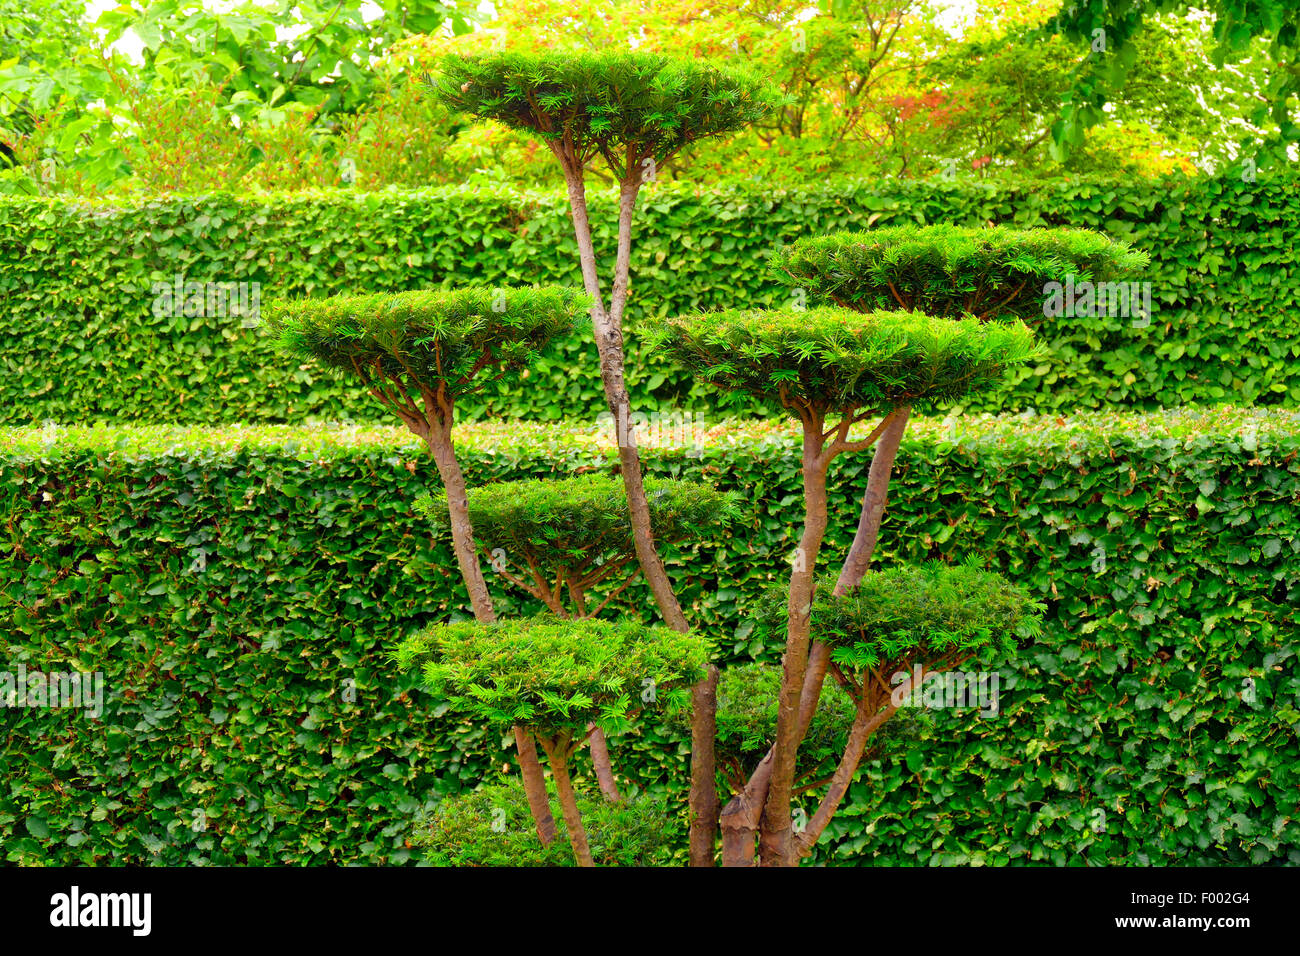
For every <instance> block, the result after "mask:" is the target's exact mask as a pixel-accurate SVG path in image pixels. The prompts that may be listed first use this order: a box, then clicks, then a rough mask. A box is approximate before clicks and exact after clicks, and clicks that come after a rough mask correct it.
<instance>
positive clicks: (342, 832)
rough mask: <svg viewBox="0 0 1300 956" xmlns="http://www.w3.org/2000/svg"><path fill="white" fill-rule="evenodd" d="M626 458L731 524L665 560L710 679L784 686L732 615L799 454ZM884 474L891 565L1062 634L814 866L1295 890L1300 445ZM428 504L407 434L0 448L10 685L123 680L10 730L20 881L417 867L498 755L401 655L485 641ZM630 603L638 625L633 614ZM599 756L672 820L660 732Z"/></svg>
mask: <svg viewBox="0 0 1300 956" xmlns="http://www.w3.org/2000/svg"><path fill="white" fill-rule="evenodd" d="M458 453H459V454H460V455H461V456H462V459H463V462H464V466H465V471H466V473H467V477H468V478H469V480H470V482H471V484H475V485H481V484H483V483H485V482H489V481H493V480H498V479H534V478H544V477H563V476H568V475H571V474H576V473H580V472H586V473H591V472H593V471H596V472H600V471H606V470H608V469H609V468H610V463H611V462H612V461H613V460H614V459H613V454H614V449H613V447H612V444H611V443H609V442H608V441H607V440H606V439H603V438H602V437H601V436H600V434H599V432H598V431H597V430H596V429H593V428H583V427H576V426H575V427H559V426H555V425H547V424H533V425H519V424H510V425H474V426H469V427H465V428H463V429H462V434H461V438H460V440H459V442H458ZM643 454H644V455H645V459H646V463H647V471H648V473H650V474H652V475H655V474H657V475H666V476H675V477H681V478H686V479H690V480H702V481H706V482H708V483H709V484H711V485H713V486H715V487H717V488H719V489H720V490H721V491H734V492H737V493H739V494H740V495H741V496H743V499H744V501H745V502H747V503H748V505H749V512H748V514H747V515H746V516H744V517H742V518H741V519H740V520H739V521H737V522H736V523H734V524H733V526H732V527H731V528H730V529H729V530H727V531H725V532H719V533H718V534H717V536H716V537H715V538H713V539H712V540H707V541H703V542H700V543H699V549H700V553H699V556H692V557H691V560H690V562H689V564H685V565H684V564H683V563H682V562H681V561H680V560H678V559H677V558H676V557H675V556H674V553H673V551H672V549H671V548H669V549H665V554H666V559H667V562H668V567H669V570H670V573H671V574H672V576H673V578H674V583H675V586H676V589H677V591H678V593H679V594H680V595H681V597H682V600H683V603H684V604H685V605H686V606H688V607H690V608H691V614H692V619H693V621H695V622H697V624H696V626H697V627H699V628H701V629H702V630H704V631H705V632H706V633H708V634H709V635H710V636H712V637H714V638H716V639H717V640H718V642H719V643H720V645H721V647H722V650H723V659H724V661H735V662H744V661H749V660H751V659H755V658H756V659H757V660H759V661H762V662H767V663H772V662H774V661H775V659H776V658H775V655H776V652H777V649H776V647H774V646H773V645H772V643H771V642H770V641H765V640H764V638H763V636H762V635H761V634H760V633H756V632H755V631H754V630H753V629H752V622H751V621H750V620H749V617H748V612H747V608H748V606H749V605H750V604H751V603H752V602H753V601H755V600H757V599H758V597H759V595H760V594H761V593H762V592H763V591H764V589H765V588H767V587H768V586H769V585H770V584H771V583H772V582H773V581H775V580H779V579H781V578H783V577H784V576H785V575H786V573H787V572H788V567H789V565H788V561H789V559H790V554H789V550H788V545H787V542H788V540H789V537H788V536H789V534H790V524H791V522H792V520H794V519H795V518H797V514H795V513H794V512H795V511H796V509H795V508H792V505H793V504H794V503H795V502H797V501H798V500H799V499H798V497H797V496H798V494H799V488H800V477H799V474H798V451H797V443H796V440H795V436H794V433H793V431H792V430H791V429H790V428H789V427H788V426H785V425H772V424H764V425H742V424H732V425H729V426H723V427H719V428H717V429H715V430H714V431H713V432H712V433H710V434H709V435H706V436H702V438H701V445H700V447H699V449H698V450H694V449H691V448H683V447H672V448H649V447H647V448H645V449H644V450H643ZM866 468H867V462H866V461H863V460H860V459H858V458H854V457H845V458H841V459H840V460H839V461H838V462H836V463H835V464H834V465H833V466H832V468H831V471H830V490H831V495H832V497H833V498H835V499H837V500H842V501H852V500H856V498H857V490H856V489H858V488H860V486H861V482H862V480H863V478H864V475H865V471H866ZM896 470H897V475H896V479H895V483H894V485H893V489H892V491H891V497H890V506H889V510H888V511H887V513H886V515H885V520H884V526H883V531H882V536H881V544H880V554H881V556H882V557H883V558H887V559H888V560H889V561H891V562H893V561H906V562H918V561H924V560H940V561H944V560H948V561H951V560H952V559H953V558H955V557H957V556H961V555H965V554H969V553H978V554H981V555H987V556H988V559H989V567H990V570H995V571H997V572H999V573H1001V574H1004V575H1006V576H1007V577H1009V578H1011V579H1012V580H1014V581H1016V582H1017V584H1018V585H1019V586H1020V587H1023V588H1024V589H1026V590H1027V592H1028V593H1029V594H1030V595H1031V596H1032V597H1033V598H1034V599H1035V600H1038V601H1042V602H1044V603H1045V604H1046V605H1047V612H1046V621H1045V624H1044V631H1043V634H1042V635H1041V636H1040V637H1038V638H1037V639H1035V640H1034V641H1033V642H1032V643H1029V644H1027V645H1025V646H1024V647H1022V649H1021V652H1020V655H1019V657H1018V659H1017V660H1016V661H1015V662H1014V663H1013V664H1011V665H1010V666H1009V667H1006V668H1004V674H1005V679H1004V681H1003V684H1002V687H1003V700H1002V705H1001V713H1000V714H999V715H998V717H996V718H994V719H984V718H981V717H979V716H977V715H976V714H973V713H971V712H969V711H965V712H963V711H948V710H939V711H934V712H932V713H930V714H929V715H928V717H929V718H930V719H929V721H928V726H927V728H926V729H925V731H924V733H925V738H924V740H923V741H922V742H921V743H918V745H916V746H914V747H909V748H908V749H907V750H906V751H905V752H903V753H902V754H900V759H895V760H890V761H888V762H880V761H868V763H867V764H866V765H865V766H864V769H863V770H862V773H863V774H865V775H870V779H871V786H870V787H866V786H857V787H854V788H852V789H851V790H850V793H849V796H848V799H847V800H846V802H845V804H844V806H843V807H842V808H841V810H840V813H839V816H837V817H836V819H835V820H833V821H832V822H831V826H830V828H829V830H828V831H827V836H826V838H824V843H825V845H824V846H821V847H819V848H818V850H817V854H818V855H817V857H815V858H817V859H822V860H827V861H830V862H835V861H841V860H842V861H851V862H854V863H859V864H864V865H870V864H889V863H893V864H913V863H920V864H926V863H963V862H978V863H989V864H1001V863H1010V862H1016V863H1025V862H1050V863H1090V864H1094V865H1096V864H1106V863H1125V864H1132V863H1138V864H1147V863H1150V864H1158V863H1179V864H1195V863H1204V864H1211V863H1220V864H1222V863H1230V864H1244V863H1292V864H1295V863H1300V824H1297V823H1296V820H1297V818H1298V816H1300V815H1298V814H1297V807H1296V802H1297V797H1296V794H1297V793H1300V780H1298V779H1297V770H1298V769H1300V748H1298V747H1297V744H1296V739H1297V736H1296V735H1297V731H1298V730H1300V700H1298V699H1297V695H1298V694H1300V676H1298V669H1297V664H1296V655H1295V639H1296V632H1295V623H1294V607H1295V606H1296V602H1297V600H1300V550H1297V544H1296V541H1297V539H1300V534H1298V533H1297V532H1298V530H1300V529H1298V528H1297V521H1298V517H1297V516H1300V508H1297V503H1298V502H1300V416H1297V414H1296V413H1294V412H1289V411H1282V410H1274V411H1268V412H1266V411H1262V410H1261V411H1254V412H1251V411H1244V410H1233V409H1227V408H1223V409H1218V410H1200V411H1197V410H1188V411H1183V412H1168V413H1152V414H1144V415H1135V414H1125V413H1106V414H1104V415H1103V414H1098V415H1081V416H1070V417H1060V418H1058V417H1057V416H1055V415H1050V416H1006V417H1003V418H996V419H993V418H977V417H968V418H962V419H960V420H958V419H946V420H940V419H930V420H925V419H920V420H917V421H916V422H914V424H913V425H912V427H911V429H910V430H909V434H908V435H907V436H906V437H905V438H904V442H903V452H902V454H900V458H899V462H898V464H897V466H896ZM435 487H436V478H435V477H434V476H433V473H432V468H431V466H430V465H429V464H428V463H427V462H426V460H425V458H424V457H423V452H422V446H421V445H420V444H419V442H418V441H417V440H415V439H414V438H413V437H412V436H410V435H408V434H405V433H403V432H402V431H400V430H397V429H347V428H338V427H334V428H325V427H322V428H318V429H297V428H294V429H288V428H231V429H201V428H190V429H172V428H127V427H123V428H98V429H63V428H37V429H23V430H7V431H4V432H0V495H2V498H0V500H3V501H4V503H5V504H4V512H5V513H4V522H3V527H4V528H5V529H6V530H5V546H4V551H3V556H2V557H0V595H2V596H3V598H2V599H0V634H3V635H4V638H5V644H6V658H7V661H8V671H9V672H13V671H16V670H17V668H18V667H19V665H22V666H23V667H24V668H25V669H26V670H27V671H29V672H37V671H39V672H55V671H71V670H79V671H95V670H97V669H100V670H102V671H103V672H104V677H105V683H106V695H105V703H104V711H103V714H102V716H101V717H100V718H99V719H98V720H94V719H90V718H88V717H87V716H85V715H83V714H81V713H80V712H76V711H74V710H71V709H28V708H21V707H16V708H10V709H5V710H0V728H2V733H0V749H8V750H9V751H10V752H11V753H20V756H19V758H18V759H19V760H20V761H21V763H20V766H19V772H18V773H17V774H13V775H10V776H9V777H7V778H6V780H5V781H4V784H3V788H0V845H3V847H4V854H5V857H6V859H7V860H10V861H23V862H47V863H48V862H63V863H77V862H95V861H99V862H107V861H109V860H114V861H117V862H123V863H164V864H167V863H170V864H183V863H195V862H211V863H275V862H278V863H286V864H297V863H322V862H327V861H333V862H346V863H382V862H402V861H406V860H413V859H416V858H418V857H419V855H420V851H419V850H416V849H412V848H411V847H409V846H408V845H407V843H408V837H409V835H410V832H411V828H412V826H413V821H414V820H415V819H416V817H417V816H418V815H419V814H420V812H421V811H422V809H432V807H433V806H434V805H435V803H436V801H437V799H438V797H439V796H440V795H442V794H447V793H456V792H460V791H462V790H465V789H469V788H472V787H474V786H476V785H477V784H478V783H479V782H480V781H481V780H483V779H484V777H485V776H487V775H489V774H490V773H492V772H494V771H493V769H492V768H493V767H499V766H500V765H501V762H502V755H503V750H502V744H503V741H502V739H501V737H500V736H499V735H498V734H497V733H496V732H492V731H488V730H485V729H483V728H479V727H470V726H468V725H466V724H464V723H463V722H461V721H460V720H458V719H456V718H455V717H454V716H453V715H452V713H451V712H450V711H449V710H446V709H443V708H441V707H431V705H430V701H429V699H428V698H427V697H426V696H425V694H424V692H423V691H421V690H420V689H419V688H418V675H414V674H403V673H396V672H395V671H394V669H393V668H392V666H391V664H390V663H389V662H388V659H387V654H388V653H389V652H390V650H391V649H392V647H394V646H395V644H396V642H397V641H398V640H400V639H401V638H402V637H404V636H406V634H408V633H409V632H410V630H411V626H412V624H418V623H432V622H435V621H445V620H447V619H448V618H453V619H463V618H465V617H467V616H468V608H467V607H466V606H464V605H463V604H462V603H460V602H461V601H463V599H461V598H457V597H456V595H459V594H461V593H462V591H461V589H460V582H459V577H458V575H457V573H456V571H455V567H454V562H453V561H452V560H451V554H450V551H449V549H448V547H447V546H446V545H445V544H444V543H441V542H439V541H436V540H434V539H433V538H432V536H431V534H430V532H429V529H428V528H427V525H426V524H425V522H423V521H422V520H420V519H419V517H418V516H417V515H416V514H415V513H414V510H413V504H414V501H415V500H416V499H417V498H418V497H419V496H421V495H422V494H425V493H427V492H429V491H431V490H433V489H434V488H435ZM936 501H937V502H938V506H936V504H935V502H936ZM850 532H851V529H846V528H836V529H832V533H831V536H830V537H829V538H828V541H827V543H826V545H825V546H824V547H825V548H827V549H828V550H830V551H831V552H836V551H840V552H842V550H843V549H844V548H846V547H847V545H848V540H849V533H850ZM710 555H712V556H713V561H712V564H710V562H709V560H708V557H709V556H710ZM720 581H721V582H723V583H721V584H720V583H719V582H720ZM640 587H642V585H640V584H638V585H635V586H634V588H633V589H630V591H629V597H628V601H627V604H626V606H621V607H623V610H622V613H623V614H624V615H626V616H630V617H635V616H637V615H643V616H648V615H649V614H650V613H651V610H650V607H649V604H648V601H647V600H646V595H645V594H644V593H643V592H639V591H637V590H636V589H637V588H640ZM493 589H494V596H495V597H496V599H497V601H498V602H499V603H500V604H501V606H502V607H504V608H508V609H511V610H512V611H513V612H517V613H533V612H536V611H539V610H541V607H540V605H539V604H538V603H537V602H531V601H529V600H527V599H526V598H524V597H522V596H521V595H519V594H518V592H513V591H511V590H510V589H507V588H504V587H499V586H496V585H495V584H494V588H493ZM4 690H5V688H4V687H3V686H0V692H2V691H4ZM929 740H933V741H934V742H935V743H933V744H930V743H926V742H925V741H929ZM940 742H941V743H942V745H939V743H940ZM674 744H675V746H674ZM615 746H616V747H617V749H618V754H619V770H620V772H621V773H624V774H626V775H627V776H628V777H629V778H631V779H632V780H633V781H635V782H636V783H638V784H639V785H641V786H642V787H643V788H645V789H646V790H648V791H650V792H651V793H662V794H664V795H665V796H667V797H668V798H669V799H672V800H674V801H678V802H680V801H681V800H682V799H683V798H684V794H683V793H682V792H681V791H680V788H679V786H678V782H680V781H681V780H682V779H683V778H684V767H685V760H686V750H687V742H686V741H685V740H684V739H682V737H681V736H680V735H679V734H678V733H676V732H674V731H672V730H671V729H670V728H665V727H664V726H663V725H661V724H659V723H655V722H644V721H643V722H642V723H641V724H640V726H639V728H638V729H637V730H636V731H634V732H631V733H628V734H625V735H622V736H620V737H619V738H618V739H617V741H616V743H615ZM574 759H575V763H577V764H578V766H577V768H576V773H577V776H578V777H579V778H580V779H581V778H583V776H584V774H585V773H586V771H585V770H584V769H583V767H582V765H581V763H580V761H581V759H582V754H581V753H579V754H578V755H577V756H575V758H574ZM678 805H680V803H679V804H678ZM868 822H870V826H868V825H867V824H868Z"/></svg>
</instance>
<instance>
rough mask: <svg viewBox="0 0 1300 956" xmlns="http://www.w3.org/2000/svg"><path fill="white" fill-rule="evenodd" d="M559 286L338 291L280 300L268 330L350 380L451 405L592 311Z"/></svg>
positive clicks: (580, 298) (527, 357)
mask: <svg viewBox="0 0 1300 956" xmlns="http://www.w3.org/2000/svg"><path fill="white" fill-rule="evenodd" d="M590 304H591V300H590V299H588V298H587V297H586V296H585V295H583V294H582V293H581V292H577V291H574V290H572V289H563V288H554V287H552V288H546V287H535V288H509V289H507V288H495V289H493V288H471V289H456V290H452V291H443V290H436V289H428V290H421V291H416V292H397V293H393V294H386V293H379V294H372V295H340V296H330V297H329V298H326V299H303V300H299V301H296V302H277V303H275V304H273V305H272V306H271V307H270V309H269V314H268V316H267V325H268V327H269V328H270V329H271V331H272V332H274V333H275V334H276V335H278V336H279V340H280V346H281V348H283V349H284V350H285V351H287V352H289V353H290V354H291V355H296V356H298V357H300V358H304V359H312V360H315V361H316V362H319V363H320V364H321V365H323V366H325V367H326V368H331V369H336V370H340V371H344V372H346V373H350V374H353V375H356V376H357V377H358V378H359V379H361V380H362V381H363V382H364V383H365V385H366V387H367V389H373V390H378V391H380V392H382V391H383V390H384V389H385V386H386V385H387V383H388V382H402V383H404V384H405V385H406V387H408V388H410V387H415V388H416V389H417V390H419V389H427V390H429V391H430V392H437V393H439V394H445V395H446V396H447V397H448V398H450V399H455V398H456V396H457V395H459V394H461V393H462V392H472V391H477V390H478V389H480V388H481V387H482V383H481V382H480V381H476V379H477V378H478V377H479V373H480V372H481V371H482V370H483V369H484V368H485V367H490V368H493V369H499V370H502V371H507V370H514V369H519V368H521V367H523V366H524V365H526V364H527V362H528V361H529V360H530V359H532V358H533V357H534V356H535V355H536V353H537V351H538V349H540V348H542V347H543V346H545V345H546V344H547V343H549V342H550V341H551V340H552V339H554V338H555V337H556V336H557V335H562V334H563V333H565V332H568V331H569V330H570V329H572V328H573V325H574V322H575V320H576V319H577V318H578V317H579V316H580V315H582V314H583V313H584V312H585V311H586V309H587V308H589V307H590Z"/></svg>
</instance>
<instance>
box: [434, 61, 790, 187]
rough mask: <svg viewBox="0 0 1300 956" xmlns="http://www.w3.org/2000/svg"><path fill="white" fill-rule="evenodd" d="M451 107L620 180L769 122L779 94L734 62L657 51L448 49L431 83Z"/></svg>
mask: <svg viewBox="0 0 1300 956" xmlns="http://www.w3.org/2000/svg"><path fill="white" fill-rule="evenodd" d="M431 86H432V89H433V91H434V93H435V95H437V96H438V98H439V99H440V100H441V101H442V102H443V103H444V104H446V105H447V106H448V107H449V108H451V109H454V110H460V111H463V112H466V113H470V114H473V115H474V116H478V117H482V118H483V119H491V120H496V121H498V122H500V123H503V124H505V125H506V126H510V127H513V128H515V129H520V130H525V131H527V132H530V133H533V134H536V135H537V136H539V137H540V138H541V139H542V140H543V141H545V142H546V143H547V144H548V145H551V147H552V148H554V149H558V150H561V151H563V152H564V154H565V155H567V156H572V157H573V158H575V159H576V160H578V161H579V162H580V163H584V164H585V163H587V162H589V161H590V160H592V159H594V158H596V157H597V156H600V157H603V158H604V159H605V160H606V161H607V162H608V163H609V165H610V167H611V169H613V170H614V172H615V174H616V175H617V177H618V178H619V179H620V180H621V179H625V178H627V176H628V174H629V173H630V172H632V170H631V169H630V168H629V166H630V164H639V163H641V162H642V161H643V160H645V159H651V160H653V161H654V162H655V163H663V162H664V161H665V160H666V159H668V158H669V157H670V156H672V155H673V154H674V153H676V152H677V151H678V150H680V149H681V148H682V147H684V146H686V145H688V144H689V143H692V142H694V141H695V140H698V139H702V138H705V137H708V136H718V135H721V134H723V133H729V132H732V131H734V130H738V129H742V128H744V127H746V126H748V125H750V124H751V123H754V122H756V121H757V120H760V119H762V118H763V117H764V116H766V115H767V114H768V112H769V111H771V110H772V109H773V108H774V107H775V106H776V105H777V104H779V103H780V101H781V100H780V97H779V95H778V94H777V93H775V92H774V91H773V90H772V89H771V88H770V87H769V86H768V85H767V84H766V83H765V82H764V81H763V80H762V78H760V77H759V76H757V75H756V74H753V73H750V72H749V71H747V70H744V69H739V68H736V67H733V66H730V65H727V66H721V65H717V64H713V63H708V62H700V61H697V60H691V59H683V58H675V57H668V56H663V55H660V54H654V53H628V52H597V53H562V52H556V53H549V52H548V53H510V52H507V53H488V54H478V55H469V56H464V55H455V56H449V57H447V58H445V59H444V60H443V61H442V64H441V71H440V73H439V75H437V76H436V77H434V78H433V79H432V80H431Z"/></svg>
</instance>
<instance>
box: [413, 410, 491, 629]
mask: <svg viewBox="0 0 1300 956" xmlns="http://www.w3.org/2000/svg"><path fill="white" fill-rule="evenodd" d="M427 441H428V445H429V451H430V452H432V453H433V460H434V462H435V463H436V464H437V466H438V475H439V476H440V477H441V478H442V486H443V488H444V489H446V492H447V511H448V514H449V517H450V519H451V543H452V549H453V550H454V551H455V552H456V563H457V564H459V565H460V575H461V577H462V578H463V579H464V581H465V588H466V589H467V590H468V591H469V601H470V604H471V605H472V606H473V608H474V618H475V619H476V620H477V621H479V622H480V623H482V624H491V623H492V622H493V621H495V620H496V619H497V615H496V611H495V610H494V609H493V607H492V595H491V594H490V593H489V592H488V586H487V582H486V581H485V580H484V579H483V567H482V565H481V564H479V560H478V549H477V547H476V546H475V544H474V528H473V525H472V524H471V523H470V520H469V492H468V491H467V490H466V488H465V476H464V475H463V474H462V473H461V470H460V462H459V461H457V460H456V450H455V448H454V447H453V446H452V443H451V428H450V427H449V426H446V425H436V424H435V425H434V427H433V429H432V430H431V431H430V432H429V437H428V439H427Z"/></svg>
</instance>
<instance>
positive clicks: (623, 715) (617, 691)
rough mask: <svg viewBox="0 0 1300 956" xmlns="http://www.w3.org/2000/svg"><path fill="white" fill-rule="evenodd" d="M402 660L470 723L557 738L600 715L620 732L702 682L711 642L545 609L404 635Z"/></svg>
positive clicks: (607, 727)
mask: <svg viewBox="0 0 1300 956" xmlns="http://www.w3.org/2000/svg"><path fill="white" fill-rule="evenodd" d="M396 660H397V663H398V664H399V665H400V666H401V667H402V668H403V669H407V668H411V667H419V668H420V670H421V673H422V675H423V677H424V685H425V687H426V689H427V690H428V691H429V692H430V693H432V694H434V695H435V696H436V697H439V698H441V699H442V700H444V701H446V702H447V703H448V704H450V705H451V707H452V709H453V710H455V711H457V712H459V713H462V714H464V716H465V718H466V719H469V720H481V721H484V722H486V723H490V724H497V725H510V724H522V725H524V726H526V727H529V728H532V729H535V730H540V731H543V732H545V733H548V734H550V733H555V732H557V731H578V732H582V731H583V730H585V728H586V726H587V724H588V723H590V722H591V721H595V722H596V723H598V724H599V725H600V726H601V727H602V728H603V729H605V730H607V731H610V732H614V733H617V732H621V731H623V730H626V729H627V727H628V721H629V719H630V718H631V717H632V716H633V715H634V714H635V713H636V712H637V711H639V710H640V709H641V708H642V705H643V704H646V703H655V702H657V701H659V700H661V699H667V700H671V698H672V696H673V695H674V694H676V695H680V694H681V693H683V691H681V690H680V686H681V685H687V684H690V683H693V682H694V681H696V680H698V679H699V678H700V677H701V676H702V675H703V673H704V668H705V666H706V665H707V664H708V661H709V644H708V641H707V639H706V638H704V637H702V636H701V635H699V634H696V633H693V632H692V633H686V634H683V633H680V632H678V631H674V630H671V629H669V628H666V627H660V626H652V625H645V624H641V623H638V622H635V621H621V622H612V621H604V620H599V619H596V618H584V619H578V620H559V619H558V618H555V617H551V616H549V615H542V616H538V617H531V618H512V619H506V620H500V621H497V622H495V623H493V624H479V623H477V622H475V621H460V622H456V623H452V624H435V625H432V626H430V627H427V628H425V629H424V630H421V631H419V632H417V633H416V634H414V635H413V636H411V637H409V638H407V639H406V640H405V641H403V642H402V644H401V646H400V647H399V648H398V650H397V655H396Z"/></svg>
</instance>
